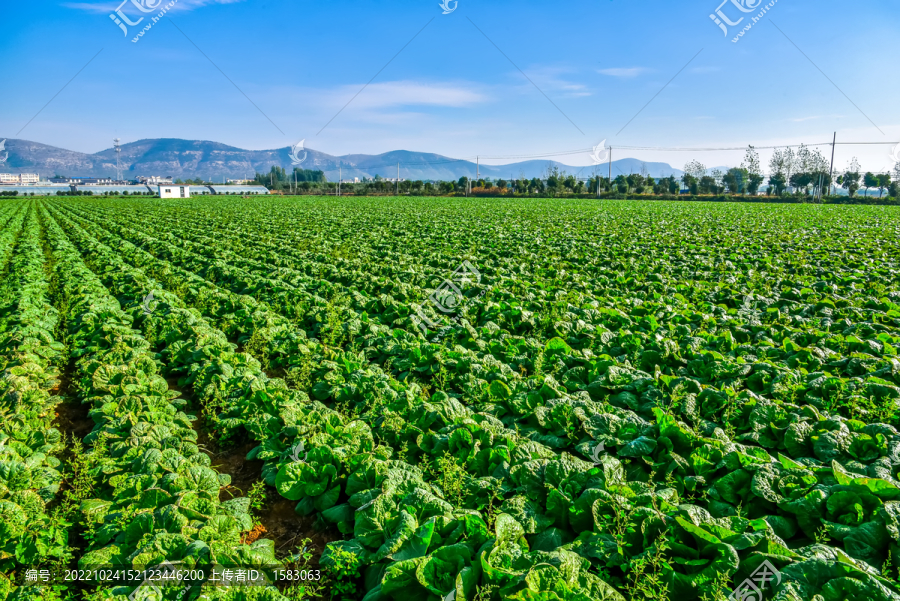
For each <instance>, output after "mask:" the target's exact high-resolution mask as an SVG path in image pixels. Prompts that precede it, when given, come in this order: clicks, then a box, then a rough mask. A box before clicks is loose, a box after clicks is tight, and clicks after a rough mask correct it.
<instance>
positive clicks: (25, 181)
mask: <svg viewBox="0 0 900 601" xmlns="http://www.w3.org/2000/svg"><path fill="white" fill-rule="evenodd" d="M40 181H41V176H39V175H38V174H37V173H19V174H15V173H0V184H7V185H9V184H13V185H20V186H29V185H33V184H37V183H39V182H40Z"/></svg>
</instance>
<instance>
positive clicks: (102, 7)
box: [61, 0, 243, 14]
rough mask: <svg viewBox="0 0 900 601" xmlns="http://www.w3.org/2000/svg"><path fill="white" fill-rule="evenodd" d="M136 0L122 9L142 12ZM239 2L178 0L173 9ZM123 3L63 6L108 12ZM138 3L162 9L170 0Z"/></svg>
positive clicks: (93, 11)
mask: <svg viewBox="0 0 900 601" xmlns="http://www.w3.org/2000/svg"><path fill="white" fill-rule="evenodd" d="M134 1H135V0H131V2H128V1H126V2H125V5H124V6H122V11H123V12H125V13H126V14H131V13H133V12H136V11H137V12H142V11H139V10H138V9H137V8H136V6H135V5H134V4H132V2H134ZM238 2H243V0H177V2H176V3H175V6H173V7H172V9H171V10H173V11H174V10H194V9H195V8H202V7H204V6H207V5H209V4H236V3H238ZM121 4H122V2H121V0H120V1H119V2H63V3H62V4H61V6H64V7H65V8H71V9H74V10H83V11H85V12H91V13H97V14H107V13H112V12H113V11H115V10H116V9H117V8H119V7H120V6H121ZM137 4H139V5H141V6H143V7H145V8H148V9H150V8H152V9H153V10H154V11H155V10H162V8H163V7H164V6H165V5H166V4H168V2H167V1H166V0H137Z"/></svg>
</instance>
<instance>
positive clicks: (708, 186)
mask: <svg viewBox="0 0 900 601" xmlns="http://www.w3.org/2000/svg"><path fill="white" fill-rule="evenodd" d="M697 188H698V189H699V190H700V194H715V193H716V189H717V186H716V180H715V178H713V177H711V176H709V175H704V176H703V177H701V178H700V181H699V182H697Z"/></svg>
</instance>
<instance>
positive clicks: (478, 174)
mask: <svg viewBox="0 0 900 601" xmlns="http://www.w3.org/2000/svg"><path fill="white" fill-rule="evenodd" d="M480 163H481V157H479V156H477V155H476V156H475V179H476V180H477V179H478V178H479V177H481V165H480Z"/></svg>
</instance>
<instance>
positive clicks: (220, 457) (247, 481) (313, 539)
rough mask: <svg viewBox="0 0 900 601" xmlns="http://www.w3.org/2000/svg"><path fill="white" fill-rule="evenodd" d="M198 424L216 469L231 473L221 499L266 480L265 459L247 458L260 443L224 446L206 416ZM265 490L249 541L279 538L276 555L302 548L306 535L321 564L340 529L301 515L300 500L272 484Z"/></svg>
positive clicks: (204, 448) (246, 535) (246, 536)
mask: <svg viewBox="0 0 900 601" xmlns="http://www.w3.org/2000/svg"><path fill="white" fill-rule="evenodd" d="M195 424H196V427H197V432H198V434H199V438H198V440H197V444H198V445H200V450H201V451H202V452H204V453H206V454H207V455H209V458H210V460H211V461H212V467H213V468H214V469H215V470H216V471H218V472H219V473H222V474H228V475H229V476H231V485H230V486H228V487H225V488H222V489H221V491H220V493H219V500H220V501H227V500H228V499H232V498H234V497H242V496H247V495H248V493H249V492H250V489H251V488H252V487H253V485H254V484H256V483H258V482H262V468H263V462H262V461H259V460H253V461H251V460H248V459H247V453H249V452H250V451H251V450H253V448H254V447H256V446H257V445H256V443H255V442H253V441H249V440H239V441H236V442H235V443H234V444H232V445H228V446H220V445H219V443H218V442H217V441H216V440H215V438H213V437H212V436H210V428H209V427H208V425H207V423H206V420H205V419H204V418H202V417H201V418H200V419H198V420H197V421H196V422H195ZM264 491H265V500H264V505H263V507H262V509H256V510H252V511H253V514H254V515H255V516H257V520H256V521H258V522H259V525H258V526H257V527H256V528H254V529H253V530H251V531H249V532H245V533H244V534H243V536H242V538H243V542H244V543H245V544H250V543H252V542H254V541H255V540H257V539H259V538H268V539H271V540H273V541H275V552H276V555H277V556H278V557H284V556H286V555H290V554H292V553H296V552H299V551H300V549H299V545H300V544H301V543H302V542H303V541H304V540H305V539H310V543H309V544H308V547H309V548H308V550H309V551H311V552H312V553H313V558H312V561H311V563H312V564H318V562H319V557H320V556H321V555H322V552H323V551H324V550H325V545H327V544H328V543H329V542H331V541H335V540H341V539H342V538H343V537H342V536H341V534H340V533H339V532H338V531H337V530H336V529H331V528H328V529H324V530H320V529H319V528H317V525H316V520H315V518H314V517H310V516H301V515H299V514H298V513H297V512H296V511H294V507H295V506H296V502H295V501H289V500H287V499H285V498H284V497H282V496H281V495H280V494H278V491H277V490H275V489H274V488H272V487H271V486H265V488H264Z"/></svg>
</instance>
